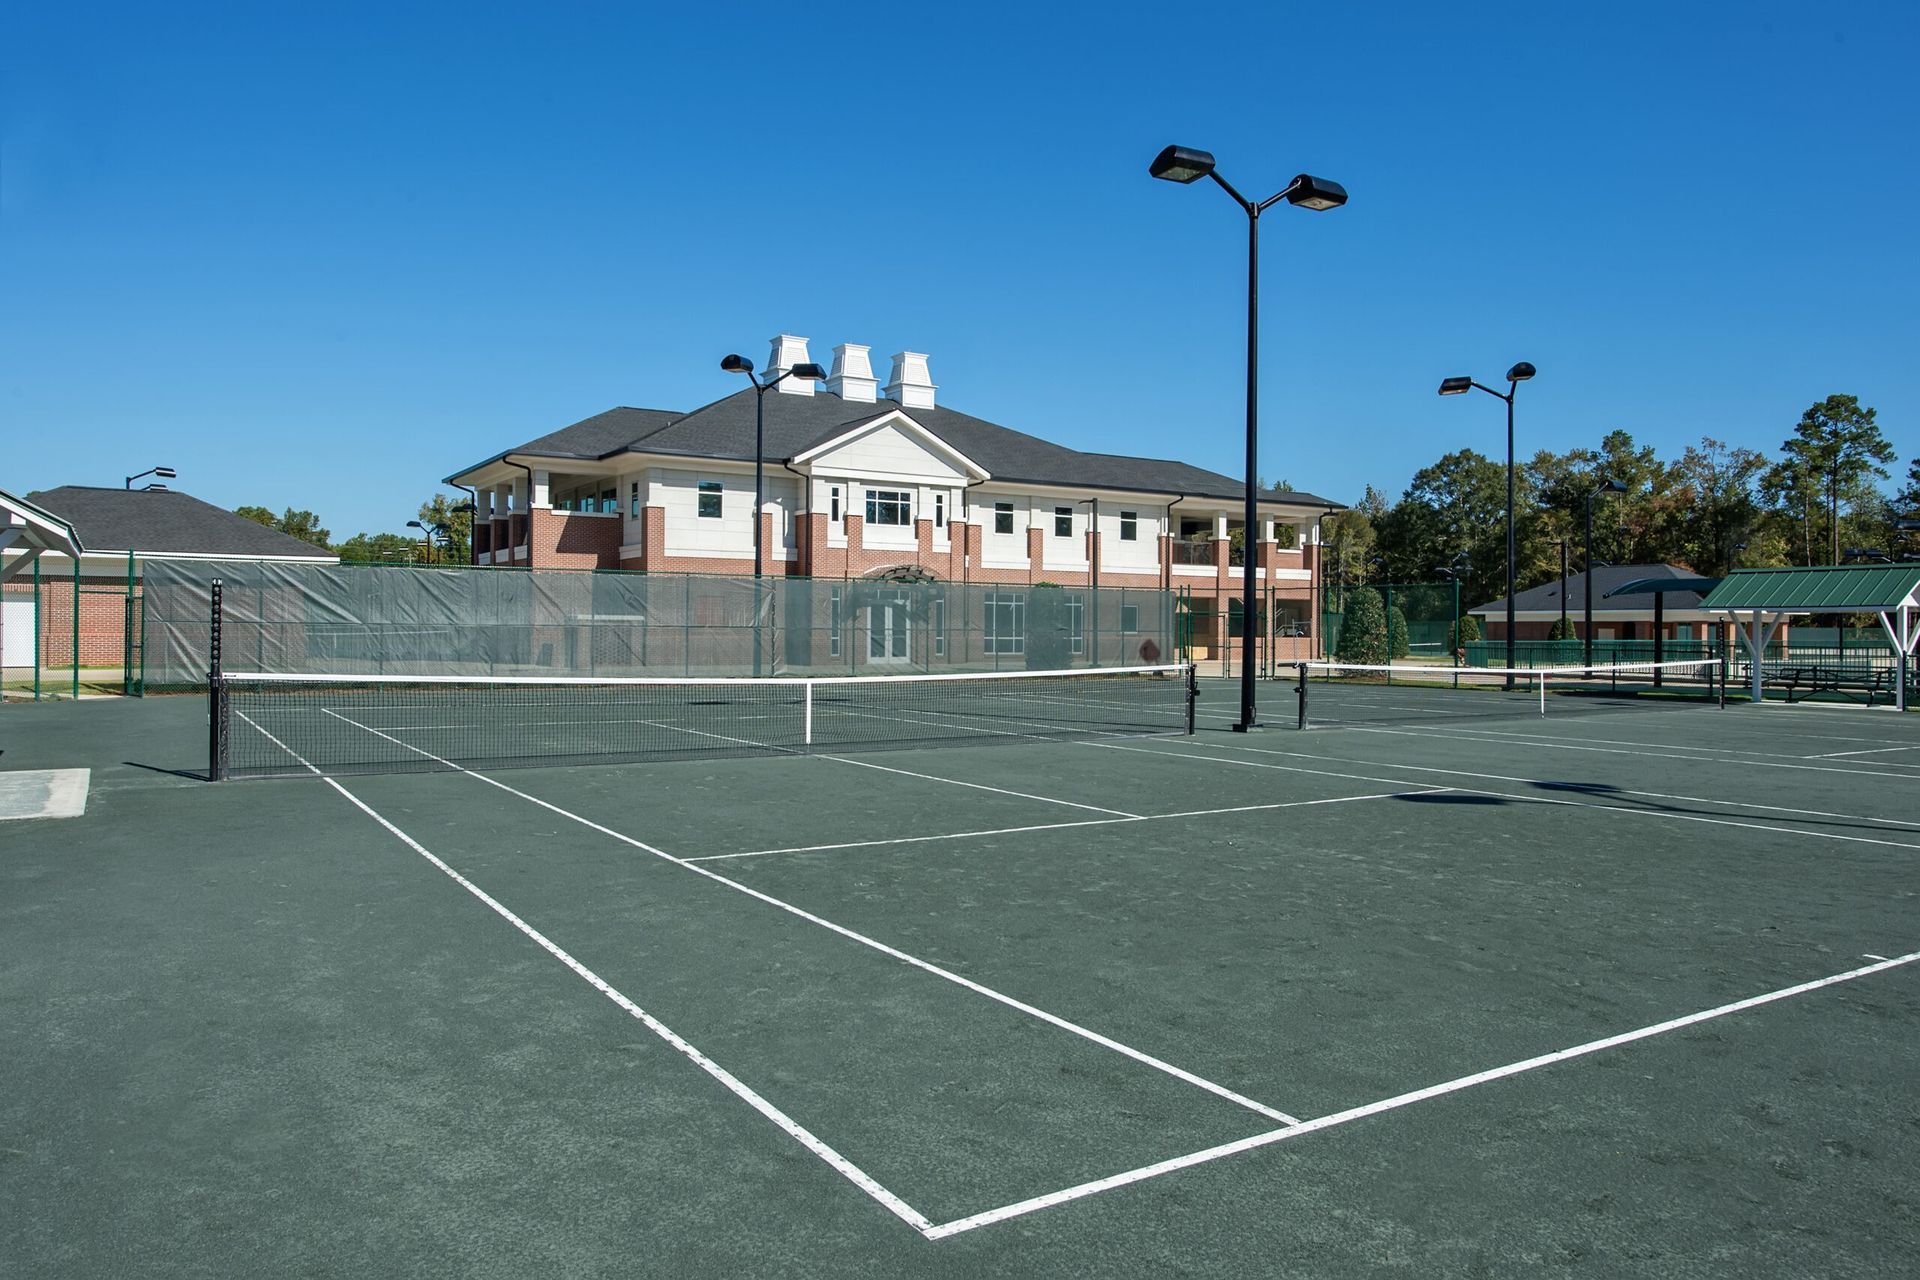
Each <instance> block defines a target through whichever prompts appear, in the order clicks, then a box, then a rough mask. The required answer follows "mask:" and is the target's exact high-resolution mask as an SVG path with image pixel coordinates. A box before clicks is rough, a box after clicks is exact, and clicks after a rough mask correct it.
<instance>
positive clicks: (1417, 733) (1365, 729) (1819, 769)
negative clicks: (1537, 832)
mask: <svg viewBox="0 0 1920 1280" xmlns="http://www.w3.org/2000/svg"><path fill="white" fill-rule="evenodd" d="M1325 728H1338V729H1344V730H1347V731H1349V732H1352V733H1375V734H1384V735H1386V736H1388V737H1394V738H1440V739H1443V740H1445V741H1448V742H1458V741H1459V740H1460V735H1459V733H1458V732H1457V731H1456V730H1453V729H1448V730H1447V731H1445V732H1444V733H1442V732H1438V731H1436V730H1431V729H1414V728H1397V729H1396V728H1388V727H1386V726H1384V725H1368V724H1343V725H1332V726H1323V727H1322V729H1323V731H1324V729H1325ZM1476 741H1479V742H1486V743H1488V744H1490V745H1491V744H1492V743H1496V742H1511V743H1512V744H1513V745H1515V746H1526V747H1541V748H1545V749H1546V750H1549V751H1586V752H1596V753H1598V754H1600V755H1608V756H1638V757H1641V758H1646V757H1655V758H1662V759H1668V760H1687V761H1691V762H1693V763H1695V764H1732V765H1739V766H1740V767H1741V768H1744V769H1798V770H1802V771H1805V772H1810V773H1841V774H1845V775H1846V776H1847V777H1849V778H1897V779H1900V780H1901V781H1903V782H1913V781H1917V780H1920V779H1917V778H1916V777H1915V775H1913V774H1906V773H1874V772H1872V771H1870V770H1867V769H1837V768H1829V767H1826V766H1823V765H1817V764H1789V763H1787V762H1785V761H1782V760H1729V759H1727V758H1726V757H1724V756H1682V755H1673V754H1671V753H1669V752H1665V751H1656V750H1652V749H1649V748H1645V747H1636V748H1634V749H1633V750H1631V751H1623V750H1621V749H1620V748H1618V747H1600V746H1585V745H1576V744H1574V743H1571V742H1567V741H1563V740H1558V739H1552V738H1547V737H1545V736H1540V737H1534V738H1520V737H1518V736H1508V737H1504V738H1496V739H1488V738H1479V739H1476Z"/></svg>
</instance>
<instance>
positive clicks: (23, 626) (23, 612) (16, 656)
mask: <svg viewBox="0 0 1920 1280" xmlns="http://www.w3.org/2000/svg"><path fill="white" fill-rule="evenodd" d="M33 624H34V616H33V601H31V600H9V601H7V602H6V603H5V604H0V646H4V653H0V666H7V667H30V666H32V665H33Z"/></svg>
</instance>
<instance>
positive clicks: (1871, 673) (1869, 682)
mask: <svg viewBox="0 0 1920 1280" xmlns="http://www.w3.org/2000/svg"><path fill="white" fill-rule="evenodd" d="M1764 674H1765V676H1766V680H1767V683H1768V684H1770V685H1773V686H1774V687H1775V688H1784V689H1785V690H1786V691H1787V701H1788V702H1793V701H1795V700H1796V697H1795V695H1797V694H1803V693H1807V694H1812V693H1856V692H1857V693H1864V694H1866V695H1867V705H1868V706H1872V705H1873V704H1874V700H1875V699H1877V698H1878V697H1879V696H1880V695H1881V694H1885V695H1886V696H1887V701H1889V702H1891V701H1893V694H1894V689H1893V682H1894V671H1893V670H1892V669H1891V668H1888V667H1822V666H1814V665H1806V666H1792V665H1788V664H1786V663H1780V664H1778V665H1770V666H1769V667H1768V668H1767V669H1766V671H1765V673H1764Z"/></svg>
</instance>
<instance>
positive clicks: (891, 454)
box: [813, 426, 965, 484]
mask: <svg viewBox="0 0 1920 1280" xmlns="http://www.w3.org/2000/svg"><path fill="white" fill-rule="evenodd" d="M813 470H814V472H815V474H817V475H841V476H859V477H864V478H867V479H884V480H889V481H891V480H902V481H905V480H916V481H930V482H940V481H945V482H947V483H949V484H959V483H962V482H963V481H964V479H965V477H963V476H962V475H961V473H960V471H959V469H958V468H956V467H955V466H954V465H953V464H952V463H951V462H949V461H948V460H947V459H946V458H944V457H941V456H940V455H939V454H937V453H935V452H934V451H933V450H931V449H929V448H928V447H927V446H926V445H924V444H922V443H921V442H920V441H919V440H917V439H916V438H914V437H913V436H912V435H911V434H909V433H908V432H906V431H902V430H901V429H900V428H899V427H897V426H885V427H881V428H879V429H878V430H876V431H869V432H868V433H867V434H865V435H863V436H861V437H859V438H858V439H855V440H851V441H849V442H847V443H846V444H844V445H841V446H840V447H839V448H838V449H834V450H832V451H831V452H828V453H823V454H821V455H820V456H819V457H818V458H815V459H814V461H813Z"/></svg>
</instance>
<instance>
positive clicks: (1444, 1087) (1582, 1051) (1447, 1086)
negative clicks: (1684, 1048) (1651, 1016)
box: [922, 951, 1920, 1240]
mask: <svg viewBox="0 0 1920 1280" xmlns="http://www.w3.org/2000/svg"><path fill="white" fill-rule="evenodd" d="M1916 960H1920V951H1911V952H1908V953H1907V954H1906V955H1901V956H1894V957H1892V958H1891V959H1887V960H1882V961H1880V962H1879V963H1877V964H1870V965H1864V966H1862V967H1860V968H1858V969H1849V970H1847V971H1846V972H1844V973H1836V974H1830V975H1828V976H1827V977H1824V978H1815V979H1814V980H1812V981H1811V982H1802V983H1799V984H1798V985H1796V986H1791V987H1781V988H1779V989H1778V990H1775V991H1768V992H1765V993H1763V994H1761V995H1757V996H1748V997H1747V998H1746V999H1744V1000H1735V1001H1734V1002H1732V1003H1731V1004H1723V1005H1718V1006H1716V1007H1714V1008H1712V1009H1703V1010H1701V1011H1700V1012H1698V1013H1689V1014H1686V1015H1684V1016H1682V1017H1678V1018H1670V1019H1668V1020H1667V1021H1665V1022H1657V1023H1654V1024H1652V1025H1651V1026H1645V1027H1638V1028H1636V1029H1634V1030H1632V1031H1623V1032H1621V1033H1620V1034H1618V1035H1611V1036H1606V1037H1604V1038H1602V1039H1599V1040H1589V1041H1587V1042H1586V1043H1585V1044H1577V1045H1573V1046H1571V1047H1570V1048H1566V1049H1556V1050H1554V1051H1553V1052H1552V1053H1543V1054H1540V1055H1539V1056H1537V1057H1532V1058H1526V1059H1524V1060H1522V1061H1519V1062H1510V1063H1508V1064H1507V1065H1505V1066H1502V1067H1493V1068H1491V1069H1489V1070H1486V1071H1476V1072H1474V1073H1473V1074H1471V1075H1465V1076H1457V1077H1455V1078H1454V1079H1452V1080H1447V1081H1443V1082H1441V1083H1440V1084H1434V1085H1428V1086H1427V1087H1425V1088H1423V1089H1414V1090H1411V1091H1409V1092H1407V1093H1400V1094H1395V1095H1394V1096H1393V1097H1391V1098H1382V1099H1381V1100H1380V1101H1378V1102H1369V1103H1366V1104H1364V1105H1362V1106H1358V1107H1349V1108H1347V1109H1346V1110H1345V1111H1335V1112H1333V1113H1331V1114H1330V1115H1324V1116H1321V1117H1319V1118H1318V1119H1315V1120H1306V1121H1302V1122H1301V1123H1299V1124H1296V1125H1289V1126H1287V1127H1285V1128H1282V1129H1273V1130H1269V1131H1268V1132H1266V1133H1259V1134H1255V1135H1253V1136H1252V1137H1250V1138H1241V1139H1240V1140H1238V1141H1236V1142H1227V1143H1222V1144H1221V1145H1219V1146H1217V1147H1208V1148H1206V1149H1205V1150H1202V1151H1194V1152H1190V1153H1189V1154H1187V1155H1184V1156H1175V1157H1174V1158H1173V1159H1171V1160H1162V1161H1160V1162H1158V1163H1156V1164H1150V1165H1143V1166H1141V1167H1140V1168H1138V1169H1129V1170H1127V1171H1126V1172H1125V1173H1116V1174H1114V1175H1112V1176H1111V1177H1106V1178H1100V1179H1096V1180H1095V1181H1092V1182H1083V1183H1081V1184H1079V1185H1078V1186H1073V1187H1065V1188H1062V1189H1061V1190H1059V1191H1054V1192H1050V1193H1048V1194H1046V1195H1043V1196H1035V1197H1033V1198H1032V1199H1030V1200H1021V1201H1019V1202H1017V1203H1014V1204H1007V1205H1001V1206H1000V1207H999V1208H997V1209H988V1210H986V1211H984V1212H982V1213H976V1214H971V1215H969V1216H968V1217H965V1218H956V1219H954V1220H953V1221H951V1222H943V1223H940V1224H938V1225H936V1226H933V1227H929V1228H927V1230H926V1231H924V1232H923V1233H922V1234H924V1235H925V1236H926V1237H927V1238H928V1239H929V1240H943V1239H946V1238H948V1237H950V1236H956V1235H959V1234H961V1233H962V1232H965V1231H973V1230H976V1229H977V1228H980V1227H986V1226H991V1225H993V1224H994V1223H997V1222H1005V1221H1007V1220H1008V1219H1010V1218H1018V1217H1023V1216H1025V1215H1027V1214H1030V1213H1037V1212H1039V1211H1041V1210H1043V1209H1051V1208H1054V1207H1056V1206H1058V1205H1063V1204H1067V1203H1070V1202H1071V1201H1074V1200H1082V1199H1085V1198H1086V1197H1088V1196H1092V1195H1098V1194H1099V1193H1101V1192H1103V1191H1112V1190H1115V1189H1116V1188H1119V1187H1125V1186H1131V1185H1133V1184H1134V1183H1137V1182H1145V1181H1146V1180H1147V1179H1149V1178H1157V1177H1160V1176H1162V1175H1164V1174H1169V1173H1174V1172H1177V1171H1178V1170H1181V1169H1191V1168H1193V1167H1194V1166H1195V1165H1201V1164H1207V1163H1209V1162H1211V1161H1214V1160H1221V1159H1224V1158H1226V1157H1228V1156H1235V1155H1240V1154H1241V1153H1243V1152H1247V1151H1254V1150H1257V1149H1259V1148H1261V1147H1269V1146H1272V1145H1273V1144H1274V1143H1276V1142H1284V1141H1286V1140H1287V1139H1289V1138H1298V1137H1301V1136H1303V1135H1305V1134H1309V1133H1318V1132H1320V1131H1322V1130H1325V1129H1332V1128H1336V1127H1338V1126H1340V1125H1343V1124H1351V1123H1352V1122H1353V1121H1355V1120H1364V1119H1366V1118H1368V1117H1369V1116H1377V1115H1380V1114H1381V1113H1383V1112H1387V1111H1395V1110H1398V1109H1400V1108H1401V1107H1408V1106H1412V1105H1413V1104H1414V1103H1417V1102H1426V1101H1428V1100H1429V1099H1432V1098H1440V1097H1445V1096H1446V1095H1447V1094H1451V1093H1459V1092H1461V1091H1462V1090H1466V1089H1471V1088H1474V1087H1476V1086H1478V1085H1483V1084H1490V1083H1492V1082H1493V1081H1496V1080H1505V1079H1508V1078H1510V1077H1512V1076H1517V1075H1522V1074H1524V1073H1526V1072H1529V1071H1537V1070H1539V1069H1540V1068H1542V1067H1549V1066H1553V1065H1555V1064H1556V1063H1561V1062H1566V1061H1569V1060H1571V1059H1573V1058H1581V1057H1585V1056H1587V1055H1589V1054H1594V1053H1600V1052H1602V1051H1603V1050H1607V1049H1614V1048H1618V1047H1619V1046H1621V1045H1625V1044H1632V1043H1633V1042H1635V1041H1637V1040H1650V1039H1652V1038H1653V1037H1655V1036H1659V1035H1665V1034H1666V1033H1668V1032H1670V1031H1678V1030H1680V1029H1682V1028H1683V1027H1691V1026H1695V1025H1697V1024H1699V1023H1702V1022H1710V1021H1712V1020H1713V1019H1715V1018H1724V1017H1728V1016H1730V1015H1732V1014H1736V1013H1742V1012H1744V1011H1746V1010H1748V1009H1756V1008H1759V1007H1761V1006H1762V1005H1768V1004H1773V1003H1775V1002H1776V1001H1780V1000H1787V999H1791V998H1792V997H1794V996H1800V995H1806V994H1807V993H1809V992H1812V991H1818V990H1821V989H1822V988H1825V987H1831V986H1837V985H1839V984H1840V983H1843V982H1854V981H1857V980H1859V979H1861V978H1865V977H1868V976H1870V975H1873V974H1876V973H1883V972H1885V971H1887V970H1889V969H1897V968H1899V967H1901V966H1902V965H1908V964H1912V963H1913V962H1914V961H1916Z"/></svg>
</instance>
